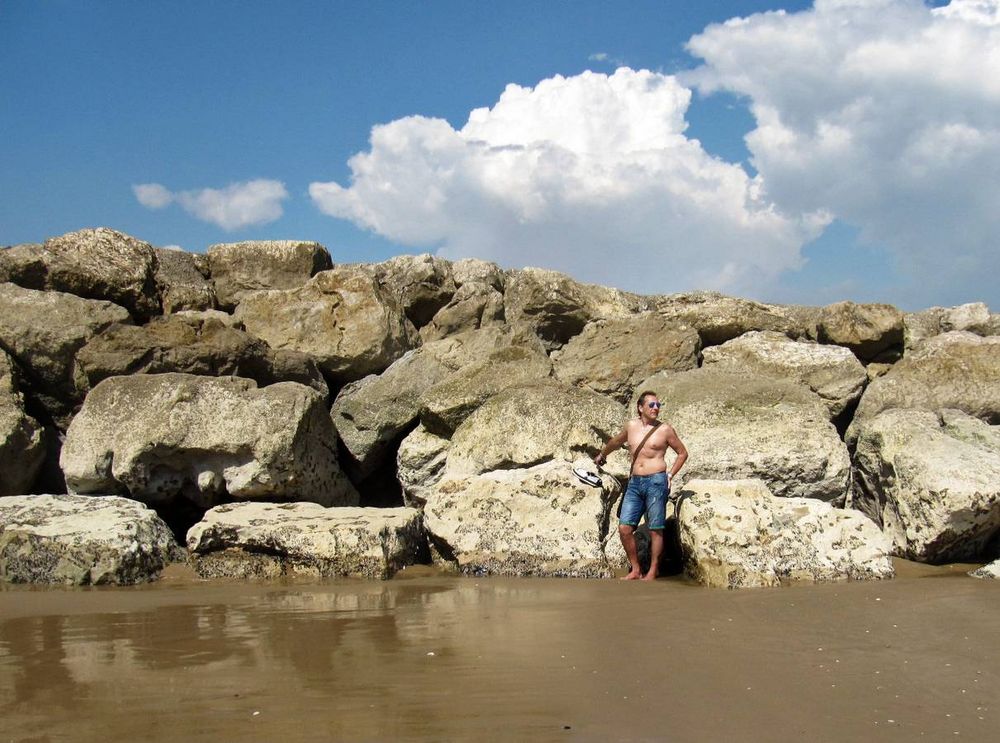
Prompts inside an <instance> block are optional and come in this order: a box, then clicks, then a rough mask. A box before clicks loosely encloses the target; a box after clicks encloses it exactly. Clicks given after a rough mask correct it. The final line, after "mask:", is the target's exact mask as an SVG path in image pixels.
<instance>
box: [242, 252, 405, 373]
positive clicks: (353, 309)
mask: <svg viewBox="0 0 1000 743" xmlns="http://www.w3.org/2000/svg"><path fill="white" fill-rule="evenodd" d="M236 316H237V318H238V319H239V320H240V321H241V322H242V323H243V325H244V327H245V328H246V329H247V332H249V333H251V334H253V335H256V336H257V337H258V338H263V339H264V340H265V341H266V342H267V343H268V345H270V346H271V347H272V348H275V349H280V350H289V351H301V352H304V353H308V354H309V355H310V356H312V357H313V358H315V359H316V361H317V363H318V364H319V365H320V368H321V369H322V370H323V371H324V372H325V373H326V374H328V375H329V377H330V378H332V379H333V380H335V381H337V382H339V383H346V382H351V381H354V380H357V379H361V378H362V377H364V376H366V375H368V374H377V373H379V372H381V371H383V370H384V369H386V368H387V367H388V366H389V365H390V364H391V363H392V362H393V361H395V360H396V359H398V358H399V357H400V356H402V355H403V354H404V353H406V352H407V351H409V350H411V349H412V348H415V347H416V346H417V345H418V343H419V338H418V336H417V332H416V330H415V329H414V327H413V324H412V323H411V322H410V321H409V320H407V319H406V317H405V315H404V314H403V310H402V308H401V307H400V306H399V303H398V302H397V301H396V299H395V298H394V297H392V296H391V295H390V294H388V293H387V292H386V291H385V290H384V289H382V288H381V287H379V285H378V283H377V282H376V281H375V279H374V278H373V277H372V275H371V273H370V272H369V271H368V270H366V269H364V268H361V267H358V266H340V267H338V268H334V269H331V270H329V271H323V272H321V273H318V274H316V276H314V277H313V278H312V279H310V280H309V281H308V282H307V283H306V284H305V285H304V286H302V287H299V288H297V289H288V290H283V291H277V290H275V291H261V292H255V293H253V294H249V295H247V296H245V297H244V298H243V300H242V301H241V302H240V305H239V308H238V310H237V312H236Z"/></svg>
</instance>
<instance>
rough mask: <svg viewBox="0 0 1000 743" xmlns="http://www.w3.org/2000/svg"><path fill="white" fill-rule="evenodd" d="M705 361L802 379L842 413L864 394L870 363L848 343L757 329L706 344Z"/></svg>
mask: <svg viewBox="0 0 1000 743" xmlns="http://www.w3.org/2000/svg"><path fill="white" fill-rule="evenodd" d="M703 363H704V366H706V367H711V368H715V369H725V370H727V371H732V372H735V373H744V374H750V375H766V376H769V377H774V378H777V379H789V380H798V381H799V382H801V383H802V384H804V385H805V386H806V387H808V388H809V389H811V390H812V391H813V392H815V393H816V394H817V395H819V396H820V397H821V398H822V399H823V402H824V403H825V404H826V406H827V409H828V410H829V411H830V417H831V418H836V417H837V416H839V415H840V414H841V413H843V412H844V410H845V409H846V408H847V407H848V406H850V405H853V404H854V403H856V402H857V401H858V399H859V398H860V397H861V393H862V392H863V391H864V388H865V385H866V384H867V382H868V374H867V372H866V371H865V367H864V366H863V365H862V364H861V362H860V361H858V359H857V357H856V356H855V355H854V354H853V353H852V352H851V351H850V350H849V349H847V348H842V347H840V346H825V345H820V344H817V343H811V342H804V341H794V340H792V339H790V338H789V337H788V336H786V335H782V334H781V333H774V332H768V331H753V332H750V333H746V334H744V335H741V336H740V337H739V338H734V339H733V340H731V341H726V342H725V343H723V344H722V345H721V346H712V347H711V348H706V349H705V353H704V362H703Z"/></svg>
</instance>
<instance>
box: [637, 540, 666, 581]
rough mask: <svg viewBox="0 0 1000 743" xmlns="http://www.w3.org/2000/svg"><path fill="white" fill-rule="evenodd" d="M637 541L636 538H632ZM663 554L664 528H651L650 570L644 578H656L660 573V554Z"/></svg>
mask: <svg viewBox="0 0 1000 743" xmlns="http://www.w3.org/2000/svg"><path fill="white" fill-rule="evenodd" d="M632 541H633V542H634V541H635V540H634V539H633V540H632ZM662 554H663V529H650V530H649V572H647V573H646V575H645V576H644V577H643V580H656V576H658V575H659V574H660V556H661V555H662Z"/></svg>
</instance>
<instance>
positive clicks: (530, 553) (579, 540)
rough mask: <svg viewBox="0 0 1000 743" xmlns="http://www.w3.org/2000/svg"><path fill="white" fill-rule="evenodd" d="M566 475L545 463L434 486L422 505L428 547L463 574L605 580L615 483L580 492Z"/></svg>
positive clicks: (568, 466) (562, 466)
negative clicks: (605, 547) (605, 545)
mask: <svg viewBox="0 0 1000 743" xmlns="http://www.w3.org/2000/svg"><path fill="white" fill-rule="evenodd" d="M581 463H582V462H577V464H581ZM572 468H573V463H571V462H545V463H542V464H539V465H537V466H535V467H531V468H528V469H516V470H502V471H497V472H488V473H485V474H481V475H473V476H469V477H447V478H445V479H443V480H441V481H440V482H438V483H437V485H435V486H434V487H433V488H432V489H431V490H430V491H429V492H428V494H427V502H426V505H425V506H424V526H425V527H426V529H427V533H428V537H429V539H430V540H431V543H432V545H433V546H434V547H435V548H436V549H437V551H438V552H439V553H440V554H441V555H444V556H446V557H447V558H448V559H451V560H453V561H454V562H456V563H457V565H458V568H459V570H461V572H462V573H465V574H467V575H532V576H560V577H580V578H605V577H609V576H610V575H611V574H612V571H611V568H610V566H609V565H608V563H607V560H606V559H605V557H604V553H603V550H602V540H603V538H604V530H605V528H606V526H605V525H606V523H607V515H608V510H609V509H610V504H611V502H612V501H613V500H614V498H615V497H616V495H617V493H618V489H619V485H618V482H617V480H615V479H614V478H613V477H610V476H607V475H605V476H603V477H602V480H603V486H602V487H600V488H594V487H591V486H589V485H584V484H583V483H581V482H580V481H579V480H577V479H576V477H574V476H573V473H572Z"/></svg>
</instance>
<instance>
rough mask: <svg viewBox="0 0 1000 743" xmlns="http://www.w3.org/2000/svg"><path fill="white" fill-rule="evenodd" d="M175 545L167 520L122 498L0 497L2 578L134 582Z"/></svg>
mask: <svg viewBox="0 0 1000 743" xmlns="http://www.w3.org/2000/svg"><path fill="white" fill-rule="evenodd" d="M179 552H180V548H179V546H178V545H177V543H176V542H175V541H174V537H173V535H172V534H171V533H170V529H169V528H168V527H167V525H166V524H165V523H163V521H161V520H160V518H159V517H158V516H157V515H156V514H155V513H154V512H153V511H151V510H150V509H149V508H146V507H145V506H144V505H142V504H141V503H136V502H135V501H133V500H129V499H127V498H117V497H114V496H104V497H91V496H80V495H22V496H12V497H9V498H0V580H3V581H6V582H8V583H69V584H73V585H84V586H85V585H104V584H118V585H129V584H133V583H142V582H144V581H149V580H152V579H154V578H155V577H156V576H157V574H158V573H159V572H160V570H162V569H163V567H164V566H165V565H166V564H167V563H169V562H172V561H173V560H174V559H176V558H177V557H179V554H178V553H179Z"/></svg>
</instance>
